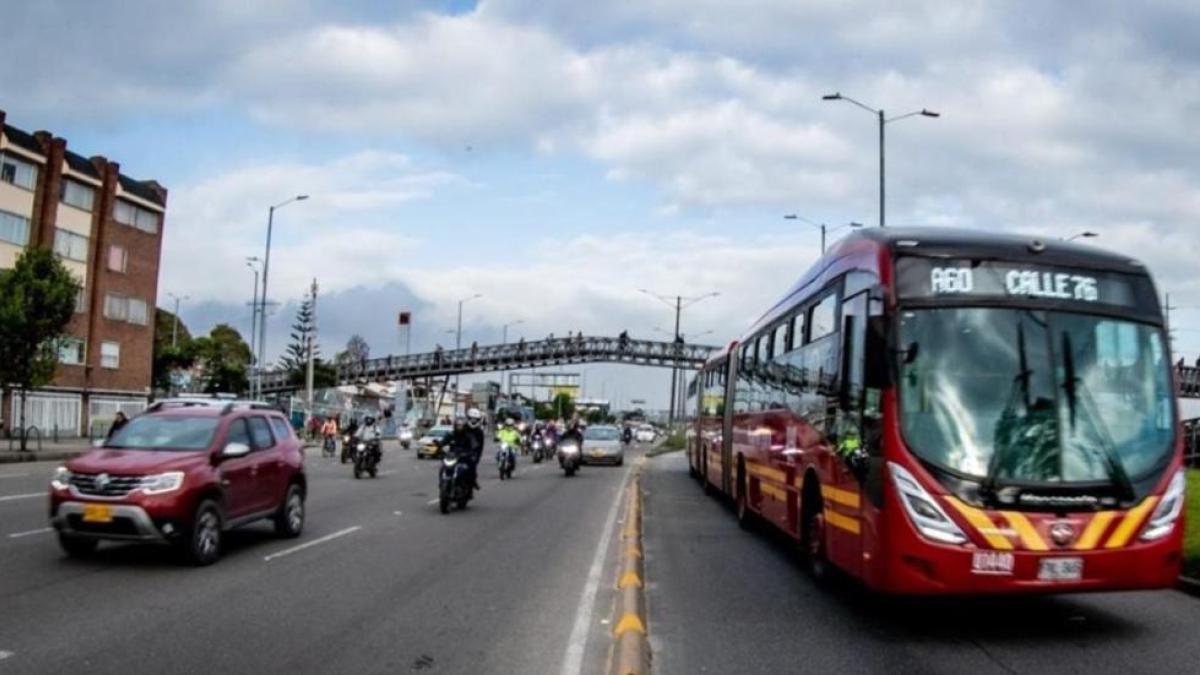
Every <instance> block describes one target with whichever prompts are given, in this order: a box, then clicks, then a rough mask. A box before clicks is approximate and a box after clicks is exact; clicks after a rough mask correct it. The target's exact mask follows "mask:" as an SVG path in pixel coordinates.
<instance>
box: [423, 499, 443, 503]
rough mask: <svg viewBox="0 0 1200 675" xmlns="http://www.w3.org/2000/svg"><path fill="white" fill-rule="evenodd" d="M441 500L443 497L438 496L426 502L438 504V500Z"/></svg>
mask: <svg viewBox="0 0 1200 675" xmlns="http://www.w3.org/2000/svg"><path fill="white" fill-rule="evenodd" d="M440 501H441V499H440V498H438V499H430V500H429V501H427V502H425V503H426V504H436V503H438V502H440Z"/></svg>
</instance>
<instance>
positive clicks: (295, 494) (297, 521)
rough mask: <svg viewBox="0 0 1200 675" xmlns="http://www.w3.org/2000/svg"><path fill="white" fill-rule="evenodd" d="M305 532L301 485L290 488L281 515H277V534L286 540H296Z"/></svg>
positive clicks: (280, 511) (280, 506)
mask: <svg viewBox="0 0 1200 675" xmlns="http://www.w3.org/2000/svg"><path fill="white" fill-rule="evenodd" d="M303 531H304V491H303V490H301V489H300V486H299V485H296V484H295V483H292V484H291V485H289V486H288V490H287V494H286V495H284V497H283V503H282V504H280V505H279V513H277V514H275V534H277V535H279V536H280V537H283V538H285V539H295V538H296V537H299V536H300V533H301V532H303Z"/></svg>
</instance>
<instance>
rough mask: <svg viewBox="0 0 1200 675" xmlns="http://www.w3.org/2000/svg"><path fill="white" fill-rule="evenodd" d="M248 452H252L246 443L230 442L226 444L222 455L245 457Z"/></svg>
mask: <svg viewBox="0 0 1200 675" xmlns="http://www.w3.org/2000/svg"><path fill="white" fill-rule="evenodd" d="M248 454H250V446H248V445H246V444H245V443H230V444H229V445H226V446H225V449H224V450H221V457H224V458H230V457H244V456H246V455H248Z"/></svg>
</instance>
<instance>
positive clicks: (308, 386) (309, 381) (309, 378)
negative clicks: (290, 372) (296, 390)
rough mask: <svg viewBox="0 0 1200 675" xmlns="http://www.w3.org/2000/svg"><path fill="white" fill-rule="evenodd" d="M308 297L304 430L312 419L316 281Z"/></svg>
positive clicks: (315, 335)
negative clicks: (306, 400) (309, 302)
mask: <svg viewBox="0 0 1200 675" xmlns="http://www.w3.org/2000/svg"><path fill="white" fill-rule="evenodd" d="M309 297H310V298H311V299H312V302H311V305H310V306H311V309H312V325H311V326H310V327H309V330H308V366H307V369H306V370H305V373H304V388H305V391H306V392H308V416H307V417H306V418H305V420H304V423H305V428H308V423H309V422H311V421H312V417H313V351H314V343H315V342H316V340H317V280H316V279H313V280H312V288H311V289H310V291H309Z"/></svg>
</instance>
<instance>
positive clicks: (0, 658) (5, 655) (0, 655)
mask: <svg viewBox="0 0 1200 675" xmlns="http://www.w3.org/2000/svg"><path fill="white" fill-rule="evenodd" d="M16 655H17V654H16V652H6V651H4V650H3V649H0V661H3V660H4V659H7V658H8V657H10V656H16Z"/></svg>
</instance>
